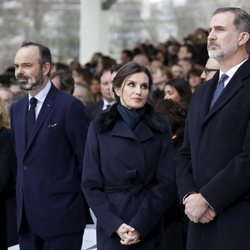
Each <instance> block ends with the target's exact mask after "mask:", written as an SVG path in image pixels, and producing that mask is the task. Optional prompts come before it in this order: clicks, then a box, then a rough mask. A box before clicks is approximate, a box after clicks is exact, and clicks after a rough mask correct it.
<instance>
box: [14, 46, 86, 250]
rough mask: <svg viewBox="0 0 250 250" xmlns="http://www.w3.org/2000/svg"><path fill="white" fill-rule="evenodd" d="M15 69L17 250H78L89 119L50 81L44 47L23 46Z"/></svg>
mask: <svg viewBox="0 0 250 250" xmlns="http://www.w3.org/2000/svg"><path fill="white" fill-rule="evenodd" d="M14 65H15V75H16V79H17V81H18V83H19V85H20V87H21V88H22V89H24V90H25V91H27V96H25V97H24V98H23V99H21V100H20V101H18V102H16V103H14V104H13V105H12V106H11V110H10V116H11V129H12V135H13V136H12V137H13V143H14V146H15V152H16V157H17V183H16V196H17V231H18V235H19V245H20V249H21V250H41V249H42V250H49V249H54V250H69V249H72V250H80V249H81V245H82V237H83V231H84V228H85V225H86V223H87V222H89V219H90V217H89V216H90V214H89V209H88V206H87V204H86V201H85V198H84V196H83V193H82V192H81V175H82V163H83V154H84V147H85V140H86V135H87V130H88V125H89V119H88V117H87V115H86V112H85V108H84V105H83V104H82V103H81V102H80V101H79V100H77V99H76V98H75V97H73V96H71V95H68V94H66V93H65V92H63V91H61V90H58V89H57V88H56V87H55V86H54V85H53V84H52V83H51V81H50V80H49V75H50V70H51V53H50V50H49V49H48V48H47V47H45V46H43V45H41V44H38V43H34V42H24V43H23V44H22V46H21V47H20V49H18V51H17V53H16V55H15V59H14Z"/></svg>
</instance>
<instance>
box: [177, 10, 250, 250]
mask: <svg viewBox="0 0 250 250" xmlns="http://www.w3.org/2000/svg"><path fill="white" fill-rule="evenodd" d="M207 48H208V54H209V56H210V57H212V58H214V59H216V61H218V63H219V68H220V70H219V72H217V73H216V74H215V75H214V77H213V78H212V79H210V80H209V81H207V82H205V83H203V84H201V85H200V87H199V88H198V89H197V90H196V91H195V93H194V95H193V97H192V102H191V105H190V108H189V112H188V116H187V120H186V125H185V132H184V142H183V145H182V147H181V148H180V150H179V152H178V154H177V175H176V176H177V185H178V192H179V197H180V200H181V201H182V202H183V205H184V206H185V214H186V215H187V217H188V218H189V220H190V222H189V226H188V237H187V250H201V249H202V250H211V249H213V250H221V249H227V250H235V249H249V234H250V233H249V232H250V217H249V211H250V200H249V197H250V182H249V179H250V167H249V166H250V119H249V118H250V108H249V107H250V98H249V96H250V74H249V69H250V61H249V52H250V16H249V14H248V13H247V12H246V11H244V10H242V9H240V8H234V7H225V8H219V9H217V10H215V12H214V13H213V14H212V18H211V21H210V25H209V35H208V38H207ZM239 222H240V224H239Z"/></svg>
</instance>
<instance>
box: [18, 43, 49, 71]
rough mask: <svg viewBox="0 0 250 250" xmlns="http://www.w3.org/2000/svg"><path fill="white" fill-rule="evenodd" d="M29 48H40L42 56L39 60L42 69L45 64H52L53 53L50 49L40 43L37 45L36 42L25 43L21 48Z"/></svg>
mask: <svg viewBox="0 0 250 250" xmlns="http://www.w3.org/2000/svg"><path fill="white" fill-rule="evenodd" d="M28 46H35V47H38V49H39V54H40V58H39V63H40V66H41V67H42V66H43V65H44V64H45V63H49V64H51V63H52V60H51V53H50V50H49V48H47V47H45V46H44V45H42V44H40V43H36V42H30V41H25V42H23V43H22V45H21V48H23V47H28Z"/></svg>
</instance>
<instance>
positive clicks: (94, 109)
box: [86, 69, 115, 120]
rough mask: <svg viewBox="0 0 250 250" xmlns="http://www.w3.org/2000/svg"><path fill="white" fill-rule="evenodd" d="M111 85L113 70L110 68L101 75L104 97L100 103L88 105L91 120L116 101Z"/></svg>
mask: <svg viewBox="0 0 250 250" xmlns="http://www.w3.org/2000/svg"><path fill="white" fill-rule="evenodd" d="M111 85H112V72H111V69H108V70H106V71H104V72H103V74H102V76H101V82H100V88H101V94H102V99H101V100H100V101H99V102H98V103H95V104H93V105H87V106H86V108H87V110H88V114H89V116H90V119H91V120H93V119H95V118H96V117H98V116H99V115H100V114H101V113H102V112H103V111H106V110H108V109H109V108H110V107H111V106H112V105H113V104H114V103H115V100H114V98H113V96H112V93H111Z"/></svg>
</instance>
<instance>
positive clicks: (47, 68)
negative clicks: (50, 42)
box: [43, 62, 51, 75]
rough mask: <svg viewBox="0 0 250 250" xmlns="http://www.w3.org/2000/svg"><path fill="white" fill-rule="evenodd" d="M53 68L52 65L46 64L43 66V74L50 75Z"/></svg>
mask: <svg viewBox="0 0 250 250" xmlns="http://www.w3.org/2000/svg"><path fill="white" fill-rule="evenodd" d="M50 68H51V64H50V63H48V62H46V63H44V64H43V74H44V75H48V74H49V71H50Z"/></svg>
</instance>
